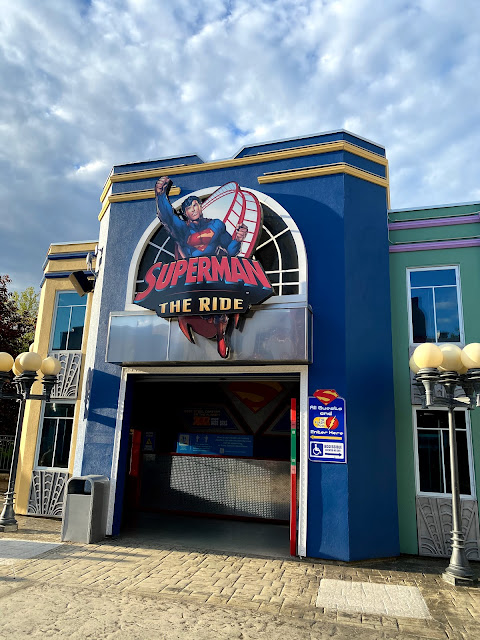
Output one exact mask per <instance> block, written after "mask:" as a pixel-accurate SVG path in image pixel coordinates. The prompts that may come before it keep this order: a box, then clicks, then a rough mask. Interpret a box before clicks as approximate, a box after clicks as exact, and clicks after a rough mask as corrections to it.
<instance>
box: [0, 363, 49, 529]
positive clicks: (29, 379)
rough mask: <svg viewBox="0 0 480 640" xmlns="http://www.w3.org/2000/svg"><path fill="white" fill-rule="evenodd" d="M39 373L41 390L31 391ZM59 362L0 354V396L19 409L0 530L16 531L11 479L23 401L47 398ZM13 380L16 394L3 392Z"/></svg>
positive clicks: (13, 472) (15, 459) (22, 413)
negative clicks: (5, 385)
mask: <svg viewBox="0 0 480 640" xmlns="http://www.w3.org/2000/svg"><path fill="white" fill-rule="evenodd" d="M11 369H12V370H13V372H14V374H15V377H14V378H13V380H12V378H11V375H10V370H11ZM39 369H40V370H41V371H42V373H43V378H42V383H43V393H42V394H32V393H30V392H31V389H32V385H33V383H34V382H35V381H36V380H37V371H38V370H39ZM60 369H61V364H60V362H59V361H58V360H57V359H56V358H52V357H49V358H45V360H42V357H41V356H39V355H38V353H34V352H33V351H32V352H29V353H22V354H20V355H19V356H18V357H17V359H16V360H15V361H14V360H13V358H12V356H11V355H10V354H8V353H5V352H2V353H0V399H9V400H12V399H14V400H18V402H19V405H20V406H19V411H18V420H17V430H16V434H15V444H14V447H13V456H12V464H11V467H10V476H9V479H8V489H7V492H6V493H5V503H4V505H3V510H2V513H1V514H0V531H4V532H7V531H18V523H17V521H16V519H15V510H14V506H13V505H14V495H15V478H16V475H17V466H18V454H19V452H20V439H21V436H22V425H23V417H24V414H25V402H26V401H27V400H45V401H46V402H49V401H50V396H51V393H52V389H53V387H54V386H55V384H56V382H57V375H58V373H59V372H60ZM11 381H12V382H13V383H14V385H15V388H16V393H4V391H3V386H4V384H5V382H11Z"/></svg>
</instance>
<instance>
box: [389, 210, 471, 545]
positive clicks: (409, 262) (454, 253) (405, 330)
mask: <svg viewBox="0 0 480 640" xmlns="http://www.w3.org/2000/svg"><path fill="white" fill-rule="evenodd" d="M479 209H480V204H472V205H463V206H452V207H444V208H442V209H423V210H416V211H402V212H396V211H395V212H391V213H390V222H399V221H405V220H412V219H413V220H415V219H416V220H420V219H428V218H436V217H451V216H454V215H458V216H465V215H471V214H472V215H473V214H474V213H477V212H478V211H479ZM479 237H480V224H477V223H472V224H461V225H460V224H454V225H447V226H441V227H428V228H422V229H404V230H398V231H397V230H395V231H391V232H390V241H391V243H392V246H395V245H401V244H403V243H413V242H422V243H424V242H428V241H438V240H450V239H458V238H472V239H474V238H479ZM445 265H448V266H450V265H453V266H458V267H459V271H460V285H461V300H462V308H463V326H464V331H465V343H466V344H468V343H470V342H480V246H474V247H462V248H448V249H436V250H420V251H400V252H395V253H391V254H390V280H391V300H392V337H393V362H394V388H395V423H396V439H397V482H398V510H399V527H400V550H401V552H402V553H411V554H416V553H418V543H417V523H416V507H415V498H416V486H415V459H414V447H415V442H414V432H413V411H412V405H411V398H410V373H409V367H408V361H409V351H408V350H409V326H408V300H407V276H406V273H407V268H417V267H437V266H445ZM470 415H471V427H472V428H471V432H472V445H473V446H472V448H473V460H474V473H475V470H476V471H477V472H476V473H475V485H476V495H477V498H478V495H479V494H480V409H479V410H478V411H472V412H470Z"/></svg>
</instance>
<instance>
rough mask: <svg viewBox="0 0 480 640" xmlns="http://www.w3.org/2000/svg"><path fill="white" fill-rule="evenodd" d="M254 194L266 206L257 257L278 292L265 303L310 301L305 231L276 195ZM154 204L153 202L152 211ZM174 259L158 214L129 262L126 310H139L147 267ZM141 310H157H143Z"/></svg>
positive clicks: (179, 201)
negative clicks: (138, 296) (138, 297)
mask: <svg viewBox="0 0 480 640" xmlns="http://www.w3.org/2000/svg"><path fill="white" fill-rule="evenodd" d="M216 189H218V187H209V188H207V189H200V190H198V191H195V192H193V193H188V194H186V195H185V196H183V197H182V198H179V199H177V200H176V201H175V202H173V203H172V206H173V208H174V209H176V210H178V209H179V208H180V205H181V204H182V202H183V201H184V200H185V199H186V198H188V197H189V196H197V197H199V198H200V199H201V200H204V199H206V198H207V197H208V196H209V195H210V194H212V193H213V192H214V191H216ZM247 190H248V191H251V192H252V193H253V194H255V195H256V196H257V198H258V200H259V201H260V203H261V204H262V207H263V229H262V233H261V236H260V240H259V242H258V245H257V248H256V250H255V254H254V257H255V258H256V259H257V260H258V261H259V262H260V263H261V264H262V266H263V268H264V270H265V272H266V274H267V275H268V277H269V279H270V282H271V284H272V287H273V289H274V291H275V294H276V295H275V296H272V297H271V298H270V299H269V300H268V301H267V303H266V304H278V303H282V302H283V303H284V302H287V301H288V302H303V303H305V304H306V303H307V291H308V289H307V257H306V251H305V244H304V242H303V238H302V235H301V233H300V231H299V229H298V227H297V225H296V224H295V222H294V221H293V219H292V217H291V216H290V214H289V213H288V212H287V211H286V210H285V209H284V208H283V207H282V206H281V205H280V204H279V203H278V202H276V201H275V200H274V199H273V198H271V197H270V196H267V195H265V194H264V193H261V192H259V191H255V190H254V189H247ZM154 211H155V208H154V207H153V206H152V212H154ZM173 259H174V240H173V239H172V238H171V237H170V234H169V233H168V231H167V230H166V228H165V227H164V226H163V225H162V224H161V222H160V221H159V220H158V219H157V218H156V217H155V218H154V219H153V220H152V222H151V224H150V225H149V226H148V227H147V229H146V230H145V232H144V234H143V235H142V237H141V238H140V240H139V242H138V244H137V247H136V249H135V251H134V254H133V256H132V260H131V262H130V268H129V272H128V285H127V295H126V300H125V310H126V311H133V310H135V311H137V312H138V311H140V308H139V307H138V305H135V304H133V298H134V296H135V293H136V291H137V289H141V288H142V285H143V283H144V279H143V278H144V275H145V273H146V271H147V269H148V268H149V267H150V266H151V265H152V264H154V263H155V262H158V261H160V260H161V261H162V262H170V261H172V260H173ZM141 311H142V313H143V312H145V313H154V312H153V311H148V310H146V309H145V310H144V309H142V310H141Z"/></svg>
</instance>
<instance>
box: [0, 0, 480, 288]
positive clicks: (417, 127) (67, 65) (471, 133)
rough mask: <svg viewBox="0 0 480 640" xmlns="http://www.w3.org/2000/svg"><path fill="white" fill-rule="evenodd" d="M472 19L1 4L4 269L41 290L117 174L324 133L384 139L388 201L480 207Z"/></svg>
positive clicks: (231, 0) (287, 0)
mask: <svg viewBox="0 0 480 640" xmlns="http://www.w3.org/2000/svg"><path fill="white" fill-rule="evenodd" d="M479 19H480V5H478V3H477V2H476V1H475V0H464V2H463V3H462V10H461V11H460V10H458V8H456V7H455V6H454V5H453V4H452V3H439V2H436V1H434V0H402V1H400V0H391V1H390V2H385V3H379V2H376V1H375V0H338V1H329V0H273V1H272V0H203V1H202V2H193V0H176V1H175V2H172V3H169V2H166V1H165V2H155V1H153V0H129V1H125V0H122V1H120V0H92V1H91V2H88V1H87V0H72V1H71V2H61V1H60V0H44V1H43V2H41V3H40V2H36V1H35V0H19V1H18V2H15V3H13V2H12V3H4V5H3V6H2V21H1V23H0V73H1V77H2V84H1V86H0V170H1V172H2V177H3V180H2V185H1V186H0V202H1V205H2V206H1V208H0V232H1V233H2V236H5V241H4V246H7V247H9V248H8V249H7V250H6V251H5V252H4V254H3V256H2V260H1V261H0V272H1V273H3V272H7V273H10V275H12V277H13V278H14V284H15V285H16V286H17V287H19V288H22V287H24V286H27V285H29V284H36V283H37V282H38V280H39V278H40V277H41V273H40V267H41V264H42V262H43V257H44V254H45V253H46V251H47V249H48V245H49V243H50V242H52V241H65V240H70V239H93V238H95V237H96V236H97V235H98V222H97V214H98V210H99V202H98V196H99V194H100V192H101V189H102V187H103V184H104V181H105V179H106V177H107V176H108V173H109V171H110V168H111V167H112V166H113V165H114V164H121V163H124V162H129V161H138V160H144V159H147V158H155V157H165V156H173V155H180V154H184V153H190V152H196V153H198V154H199V155H200V156H201V157H203V158H205V159H206V160H209V159H217V158H225V157H230V156H232V155H233V154H234V153H235V152H236V151H238V149H239V148H240V147H242V146H243V145H244V144H249V143H254V142H262V141H265V140H271V139H277V138H285V137H294V136H296V135H305V134H308V133H313V132H319V131H328V130H332V129H339V128H347V129H349V130H352V131H353V132H355V133H357V134H359V135H361V136H365V137H367V138H370V139H372V140H374V141H376V142H379V143H380V144H383V145H385V147H386V150H387V155H388V158H389V161H390V177H391V196H392V197H391V200H392V206H393V207H398V208H400V207H407V206H422V205H428V204H440V203H447V202H459V201H460V202H465V201H469V200H475V199H477V198H479V197H480V196H479V193H480V190H479V186H478V175H479V173H480V172H479V167H478V164H479V162H480V161H479V160H478V159H477V156H478V153H477V151H478V148H479V143H480V139H479V138H480V133H479V130H478V124H477V119H478V116H477V111H478V107H477V105H478V104H479V99H480V86H479V85H480V83H478V82H475V81H474V78H476V75H477V74H478V67H479V62H480V61H479V56H480V54H479V51H480V34H479V31H478V29H476V28H475V27H476V25H477V24H478V23H479ZM19 251H23V253H24V255H25V257H24V258H22V260H21V262H19V261H18V255H19V253H18V252H19Z"/></svg>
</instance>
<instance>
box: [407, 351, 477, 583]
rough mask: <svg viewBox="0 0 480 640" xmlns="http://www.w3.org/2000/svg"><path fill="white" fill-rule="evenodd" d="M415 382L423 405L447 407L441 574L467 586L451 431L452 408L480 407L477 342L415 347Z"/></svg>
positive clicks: (473, 580) (468, 576)
mask: <svg viewBox="0 0 480 640" xmlns="http://www.w3.org/2000/svg"><path fill="white" fill-rule="evenodd" d="M410 368H411V369H412V371H414V373H415V374H416V375H415V379H416V380H417V382H418V383H419V384H418V386H419V388H420V389H422V390H423V392H424V395H423V406H424V407H425V408H430V407H435V406H441V407H446V408H447V411H448V436H449V444H450V469H451V484H452V554H451V557H450V564H449V566H448V567H447V569H446V570H445V572H444V573H443V575H442V578H443V579H444V580H445V581H446V582H449V583H450V584H453V585H456V586H471V585H473V584H475V583H476V582H477V578H476V577H475V573H474V572H473V571H472V568H471V567H470V564H469V562H468V559H467V555H466V553H465V536H464V533H463V529H462V511H461V502H460V481H459V473H458V457H457V435H456V432H455V414H454V409H455V408H458V407H462V408H463V409H470V410H473V409H475V408H477V407H480V344H478V343H473V344H469V345H467V346H466V347H465V348H464V349H463V350H461V349H460V348H459V347H457V346H456V345H453V344H445V345H441V346H440V347H437V346H436V345H434V344H431V343H425V344H422V345H420V346H419V347H417V348H416V349H415V351H414V353H413V356H412V358H411V359H410ZM436 384H440V385H441V386H442V387H443V389H444V392H445V397H443V398H439V397H437V396H435V394H434V387H435V385H436ZM457 387H461V388H462V389H463V391H464V396H462V397H460V398H458V397H455V390H456V388H457Z"/></svg>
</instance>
